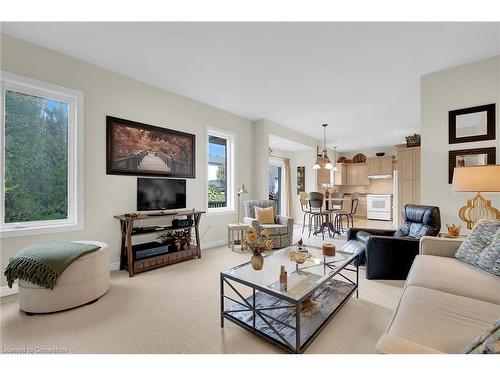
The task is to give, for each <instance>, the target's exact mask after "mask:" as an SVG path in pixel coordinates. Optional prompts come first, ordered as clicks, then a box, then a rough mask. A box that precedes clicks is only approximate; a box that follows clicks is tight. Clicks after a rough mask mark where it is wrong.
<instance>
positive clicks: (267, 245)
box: [243, 228, 273, 254]
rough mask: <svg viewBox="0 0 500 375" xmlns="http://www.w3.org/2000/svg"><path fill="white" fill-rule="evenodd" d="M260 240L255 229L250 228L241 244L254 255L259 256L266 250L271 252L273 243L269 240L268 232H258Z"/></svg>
mask: <svg viewBox="0 0 500 375" xmlns="http://www.w3.org/2000/svg"><path fill="white" fill-rule="evenodd" d="M260 235H261V239H259V237H258V236H257V231H256V230H255V228H250V229H249V230H247V232H246V234H245V239H244V241H243V243H244V244H245V246H246V247H247V248H248V249H250V250H252V252H253V253H254V254H260V253H262V252H263V251H266V250H272V248H273V241H272V240H270V239H269V230H268V229H264V230H262V231H261V232H260Z"/></svg>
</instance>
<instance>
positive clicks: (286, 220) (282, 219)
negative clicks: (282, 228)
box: [276, 216, 293, 227]
mask: <svg viewBox="0 0 500 375" xmlns="http://www.w3.org/2000/svg"><path fill="white" fill-rule="evenodd" d="M276 224H279V225H286V226H288V227H289V226H292V227H293V218H291V217H286V216H276Z"/></svg>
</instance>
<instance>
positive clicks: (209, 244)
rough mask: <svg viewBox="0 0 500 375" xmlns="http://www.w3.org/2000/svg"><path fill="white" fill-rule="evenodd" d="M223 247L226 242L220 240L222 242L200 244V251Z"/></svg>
mask: <svg viewBox="0 0 500 375" xmlns="http://www.w3.org/2000/svg"><path fill="white" fill-rule="evenodd" d="M223 245H227V240H225V239H222V240H216V241H210V242H202V244H201V249H202V250H205V249H210V248H212V247H219V246H223Z"/></svg>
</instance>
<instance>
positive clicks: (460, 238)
mask: <svg viewBox="0 0 500 375" xmlns="http://www.w3.org/2000/svg"><path fill="white" fill-rule="evenodd" d="M438 237H442V238H453V239H455V240H465V239H466V238H467V236H462V235H458V236H452V235H450V234H448V233H439V234H438Z"/></svg>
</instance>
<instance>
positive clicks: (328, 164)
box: [313, 124, 335, 170]
mask: <svg viewBox="0 0 500 375" xmlns="http://www.w3.org/2000/svg"><path fill="white" fill-rule="evenodd" d="M321 126H322V127H323V151H322V153H321V157H322V158H323V160H324V161H326V162H325V164H324V165H323V167H324V168H325V169H334V170H335V168H334V167H333V164H332V162H331V161H330V159H329V158H328V151H327V150H326V127H327V126H328V124H323V125H321ZM313 169H321V166H320V164H319V163H318V159H316V164H314V165H313Z"/></svg>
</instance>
